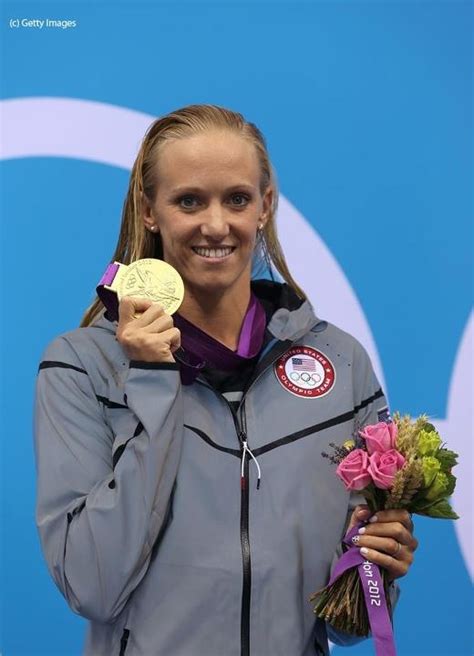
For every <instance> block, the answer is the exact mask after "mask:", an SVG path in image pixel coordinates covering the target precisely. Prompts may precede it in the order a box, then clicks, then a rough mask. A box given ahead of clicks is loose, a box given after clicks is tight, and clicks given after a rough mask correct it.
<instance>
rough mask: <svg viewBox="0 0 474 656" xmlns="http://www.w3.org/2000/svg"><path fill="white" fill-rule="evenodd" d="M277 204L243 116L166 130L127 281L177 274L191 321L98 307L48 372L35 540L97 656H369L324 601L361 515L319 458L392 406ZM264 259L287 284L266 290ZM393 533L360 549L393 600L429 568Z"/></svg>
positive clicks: (375, 536) (137, 192)
mask: <svg viewBox="0 0 474 656" xmlns="http://www.w3.org/2000/svg"><path fill="white" fill-rule="evenodd" d="M277 199H278V191H277V186H276V181H275V177H274V175H273V172H272V168H271V165H270V162H269V158H268V153H267V150H266V146H265V142H264V138H263V136H262V135H261V133H260V132H259V130H258V129H257V128H256V127H255V126H254V125H253V124H251V123H248V122H246V121H245V120H244V119H243V117H242V116H241V115H240V114H237V113H234V112H231V111H229V110H226V109H223V108H220V107H217V106H212V105H194V106H188V107H185V108H183V109H180V110H177V111H175V112H173V113H171V114H169V115H167V116H165V117H163V118H161V119H159V120H157V121H155V122H154V123H153V125H152V126H151V127H150V129H149V130H148V132H147V134H146V136H145V138H144V141H143V143H142V146H141V148H140V152H139V154H138V157H137V159H136V161H135V164H134V166H133V170H132V175H131V179H130V186H129V190H128V195H127V199H126V202H125V206H124V212H123V221H122V228H121V233H120V238H119V243H118V247H117V250H116V252H115V255H114V260H117V261H120V262H122V263H125V264H127V263H130V262H133V261H135V260H138V259H142V258H148V257H155V258H161V259H163V260H165V261H166V262H168V263H169V264H171V265H172V266H173V267H175V268H176V269H177V270H178V271H179V273H180V274H181V276H182V278H183V281H184V287H185V295H184V300H183V303H182V305H181V307H180V308H179V312H178V313H177V314H175V315H173V317H171V316H168V315H167V314H166V313H165V312H164V311H163V308H162V307H161V306H160V305H159V304H152V303H151V302H150V301H146V300H143V299H138V298H133V297H128V298H125V299H123V300H122V301H121V303H120V306H119V312H118V316H115V317H114V315H113V310H110V311H108V312H106V313H105V314H104V312H103V309H104V308H103V306H102V304H101V302H100V301H99V300H96V302H95V303H94V304H93V306H92V307H91V308H90V309H89V311H88V312H87V313H86V315H85V318H84V321H83V326H84V327H82V328H80V329H77V330H74V331H72V332H70V333H68V334H66V335H63V336H61V337H59V338H58V339H56V340H55V341H54V342H53V343H52V344H51V345H50V346H49V347H48V349H47V351H46V353H45V355H44V359H43V361H42V363H41V365H40V372H39V377H38V388H37V409H36V448H37V462H38V506H37V522H38V527H39V531H40V536H41V540H42V545H43V549H44V553H45V555H46V559H47V562H48V566H49V569H50V572H51V574H52V576H53V577H54V579H55V581H56V583H57V585H58V587H59V588H60V590H61V592H62V593H63V594H64V596H65V597H66V599H67V601H68V603H69V605H70V606H71V608H72V609H73V610H74V611H75V612H77V613H79V614H81V615H83V616H84V617H87V618H89V619H90V620H91V622H90V625H89V631H88V635H87V643H86V647H85V654H90V655H92V654H93V655H94V656H97V655H99V654H100V655H102V654H104V655H105V654H107V655H110V654H122V655H123V654H126V655H127V656H131V655H134V656H139V655H140V656H152V655H155V654H156V655H161V654H163V655H166V656H201V655H202V654H206V655H207V656H234V655H235V656H237V655H238V654H241V655H249V656H250V655H251V656H267V655H269V654H272V656H275V655H278V654H281V656H293V655H294V656H308V655H309V654H323V653H324V654H327V653H328V645H327V633H326V630H327V629H328V631H329V632H330V637H331V638H332V639H333V640H335V641H337V642H339V643H340V644H350V643H351V642H353V639H352V638H351V637H350V636H344V635H341V634H337V633H336V632H334V631H332V630H331V629H330V627H326V626H325V624H324V622H322V621H320V620H318V621H315V616H314V614H313V612H312V607H311V604H310V603H309V602H308V597H309V595H310V594H311V593H312V592H314V591H315V590H316V589H318V588H320V587H322V586H324V585H325V583H326V582H327V580H328V576H329V572H330V567H331V564H332V562H333V559H334V557H335V554H337V550H338V547H339V544H340V540H341V537H342V536H343V534H344V532H345V528H346V526H347V521H348V515H347V513H348V509H349V508H350V506H351V504H350V501H351V500H350V499H349V498H348V494H347V492H346V491H345V489H344V487H343V486H342V485H341V484H340V482H339V481H338V480H337V478H336V476H335V475H334V470H333V468H331V467H330V466H329V465H328V462H327V460H324V459H323V458H322V457H321V452H322V451H324V450H325V448H327V446H328V443H329V442H333V441H337V442H340V441H341V440H342V441H343V440H345V439H347V438H348V437H350V435H351V434H352V432H353V431H354V429H355V428H357V427H359V426H362V425H365V424H367V423H376V422H377V421H378V420H379V418H381V417H386V414H387V412H388V411H387V404H386V401H385V398H384V396H383V393H382V391H381V389H380V386H379V384H378V382H377V380H376V377H375V375H374V373H373V370H372V367H371V364H370V361H369V359H368V356H367V354H366V353H365V351H364V349H363V348H362V347H361V345H360V344H359V343H358V342H357V341H356V340H355V339H354V338H352V337H351V336H350V335H348V334H347V333H345V332H343V331H341V330H339V329H338V328H336V327H335V326H333V325H331V324H330V323H328V322H326V321H322V320H320V319H318V318H317V317H316V316H315V315H314V313H313V309H312V307H311V305H310V303H309V302H308V301H307V299H306V298H305V296H304V293H303V292H302V290H301V289H300V288H299V287H298V285H297V284H296V283H295V281H294V280H293V279H292V277H291V275H290V273H289V271H288V268H287V266H286V263H285V259H284V257H283V254H282V251H281V248H280V246H279V243H278V239H277V236H276V229H275V213H276V207H277ZM255 260H257V262H255ZM265 260H266V261H267V262H271V263H272V264H273V265H274V267H275V268H276V269H277V270H278V271H279V273H280V274H281V276H282V277H283V279H284V280H285V283H284V284H280V283H277V282H274V281H271V280H260V281H252V282H251V272H252V265H253V264H254V265H255V264H258V261H260V262H262V261H265ZM115 319H118V322H117V321H115ZM352 507H353V506H352ZM368 517H369V514H368V511H367V509H366V508H364V507H358V508H357V509H356V510H354V512H353V513H352V515H349V520H350V522H351V523H352V524H353V523H355V521H357V520H367V519H368ZM377 520H378V521H376V522H373V523H370V524H367V527H366V531H365V534H364V535H361V536H360V539H359V546H360V547H364V548H365V549H368V551H367V554H366V557H367V558H368V559H369V560H371V561H373V562H375V563H378V564H380V565H381V566H383V567H385V568H386V569H387V570H388V572H389V576H390V579H391V580H393V581H394V580H395V579H396V578H399V577H400V576H403V575H404V574H406V572H407V570H408V568H409V566H410V564H411V562H412V560H413V551H414V550H415V548H416V545H417V543H416V540H415V539H414V538H413V535H412V524H411V520H410V517H409V516H408V515H407V513H405V512H402V511H387V512H381V513H379V514H378V517H377ZM393 588H394V589H393V593H391V594H392V596H393V601H395V598H396V596H397V595H396V593H397V591H396V585H395V584H394V585H393Z"/></svg>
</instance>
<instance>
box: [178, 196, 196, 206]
mask: <svg viewBox="0 0 474 656" xmlns="http://www.w3.org/2000/svg"><path fill="white" fill-rule="evenodd" d="M193 200H196V196H192V195H191V194H187V195H186V196H181V198H178V204H179V206H180V207H182V208H183V209H185V210H192V209H193V208H194V207H195V205H194V204H193V202H192V201H193ZM188 201H191V202H188Z"/></svg>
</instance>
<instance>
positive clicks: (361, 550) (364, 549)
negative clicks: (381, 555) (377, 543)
mask: <svg viewBox="0 0 474 656" xmlns="http://www.w3.org/2000/svg"><path fill="white" fill-rule="evenodd" d="M360 553H361V554H363V555H364V556H367V554H368V553H369V550H368V549H367V548H366V547H361V548H360Z"/></svg>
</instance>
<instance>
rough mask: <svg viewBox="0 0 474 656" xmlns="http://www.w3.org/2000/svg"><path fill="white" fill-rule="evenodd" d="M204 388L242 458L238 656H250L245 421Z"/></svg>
mask: <svg viewBox="0 0 474 656" xmlns="http://www.w3.org/2000/svg"><path fill="white" fill-rule="evenodd" d="M197 380H198V382H200V383H201V384H203V385H204V386H205V387H208V388H209V389H211V390H212V391H213V392H214V393H215V394H216V395H217V396H219V397H220V398H221V399H222V400H223V401H224V403H225V404H226V406H227V407H228V408H229V412H230V414H231V416H232V419H233V422H234V427H235V432H236V433H237V438H238V440H239V443H240V448H241V451H242V457H243V458H244V466H243V476H242V475H241V477H240V546H241V550H242V576H243V580H242V604H241V611H240V654H241V656H250V590H251V583H252V572H251V565H250V540H249V458H248V454H247V452H246V451H245V447H244V443H245V442H247V433H246V429H247V421H246V417H245V412H244V409H243V405H240V408H239V411H240V422H239V418H238V416H237V414H236V413H235V412H234V411H233V409H232V406H231V405H230V403H229V402H228V401H227V399H226V398H225V396H223V395H222V394H220V392H218V391H217V390H215V389H214V388H213V387H212V385H209V384H208V382H207V381H205V380H203V379H202V378H198V379H197ZM243 427H244V428H245V429H244V428H243Z"/></svg>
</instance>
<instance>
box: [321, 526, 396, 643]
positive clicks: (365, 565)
mask: <svg viewBox="0 0 474 656" xmlns="http://www.w3.org/2000/svg"><path fill="white" fill-rule="evenodd" d="M361 526H362V524H361V523H359V524H357V525H356V526H354V527H353V528H351V530H350V531H348V532H347V533H346V535H345V536H344V539H343V542H344V544H346V545H347V546H348V547H349V550H348V551H346V553H344V554H343V555H342V556H341V558H339V560H338V561H337V563H336V566H335V567H334V570H333V573H332V576H331V580H330V581H329V583H328V585H332V584H333V583H334V582H335V581H336V580H337V579H338V578H339V577H340V576H341V575H342V574H343V573H344V572H346V571H347V570H349V569H352V568H353V567H357V570H358V572H359V577H360V580H361V583H362V589H363V591H364V599H365V605H366V608H367V614H368V616H369V624H370V629H371V632H372V637H373V639H374V646H375V653H376V655H377V656H396V654H397V652H396V649H395V641H394V637H393V629H392V623H391V621H390V615H389V612H388V608H387V601H386V599H385V590H384V586H383V581H382V574H381V572H380V569H379V568H378V566H377V565H375V564H374V563H371V562H370V561H368V560H366V559H365V558H364V557H363V556H362V554H361V553H360V551H359V548H358V547H355V546H354V544H353V543H352V538H353V537H354V535H357V532H358V530H359V528H360V527H361Z"/></svg>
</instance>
